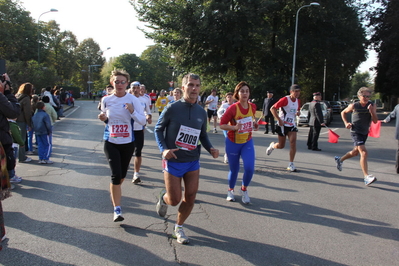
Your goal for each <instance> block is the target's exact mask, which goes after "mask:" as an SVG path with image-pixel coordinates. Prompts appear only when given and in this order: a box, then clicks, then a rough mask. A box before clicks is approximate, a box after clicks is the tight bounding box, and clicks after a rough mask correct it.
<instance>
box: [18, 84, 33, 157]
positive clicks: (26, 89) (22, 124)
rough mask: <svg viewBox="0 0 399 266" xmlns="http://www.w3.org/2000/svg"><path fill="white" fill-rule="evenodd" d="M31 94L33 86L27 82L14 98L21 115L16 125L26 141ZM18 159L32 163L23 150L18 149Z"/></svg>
mask: <svg viewBox="0 0 399 266" xmlns="http://www.w3.org/2000/svg"><path fill="white" fill-rule="evenodd" d="M32 93H33V85H32V84H31V83H29V82H27V83H24V84H22V85H21V86H19V89H18V92H17V94H16V95H15V97H16V98H17V99H18V102H19V104H20V106H21V114H20V115H19V116H18V118H17V124H18V126H19V128H20V129H21V137H22V139H24V140H25V139H26V135H27V132H28V131H29V130H30V128H31V127H32V106H31V98H32ZM18 158H19V162H20V163H29V162H31V161H32V159H31V158H30V157H27V156H26V151H25V149H19V152H18Z"/></svg>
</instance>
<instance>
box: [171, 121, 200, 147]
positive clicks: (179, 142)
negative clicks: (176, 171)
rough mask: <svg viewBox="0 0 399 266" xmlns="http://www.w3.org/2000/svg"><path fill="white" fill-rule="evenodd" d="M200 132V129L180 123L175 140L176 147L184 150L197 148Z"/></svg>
mask: <svg viewBox="0 0 399 266" xmlns="http://www.w3.org/2000/svg"><path fill="white" fill-rule="evenodd" d="M200 133H201V130H200V129H195V128H191V127H186V126H183V125H181V126H180V130H179V133H177V137H176V141H175V144H176V147H178V148H179V149H182V150H186V151H191V150H194V149H195V148H197V145H198V140H199V135H200Z"/></svg>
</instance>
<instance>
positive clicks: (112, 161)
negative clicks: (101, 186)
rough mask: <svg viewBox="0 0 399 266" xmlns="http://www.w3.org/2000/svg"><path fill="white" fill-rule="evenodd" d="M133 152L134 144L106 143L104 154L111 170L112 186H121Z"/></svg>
mask: <svg viewBox="0 0 399 266" xmlns="http://www.w3.org/2000/svg"><path fill="white" fill-rule="evenodd" d="M133 151H134V142H130V143H127V144H114V143H111V142H109V141H105V142H104V153H105V156H106V157H107V160H108V163H109V167H110V168H111V181H112V184H114V185H120V184H121V180H122V179H124V178H125V177H126V174H127V170H128V169H129V164H130V159H131V158H132V155H133Z"/></svg>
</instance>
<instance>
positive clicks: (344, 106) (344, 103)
mask: <svg viewBox="0 0 399 266" xmlns="http://www.w3.org/2000/svg"><path fill="white" fill-rule="evenodd" d="M341 105H342V110H343V109H345V108H346V107H348V105H349V103H348V102H346V101H341Z"/></svg>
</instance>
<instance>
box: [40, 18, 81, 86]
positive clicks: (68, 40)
mask: <svg viewBox="0 0 399 266" xmlns="http://www.w3.org/2000/svg"><path fill="white" fill-rule="evenodd" d="M45 32H46V36H47V38H46V39H47V42H48V45H47V46H48V47H47V49H46V51H47V60H46V65H52V66H54V67H55V69H56V70H57V74H58V76H59V78H60V80H61V83H62V84H65V83H66V82H68V81H69V80H70V79H71V78H72V75H73V74H74V73H75V72H77V71H78V66H77V64H76V55H75V49H76V48H77V46H78V41H77V39H76V36H75V35H74V34H73V33H72V32H71V31H63V32H61V31H60V28H59V25H58V24H57V23H56V22H55V21H54V20H52V21H50V22H49V23H47V25H46V29H45Z"/></svg>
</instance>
